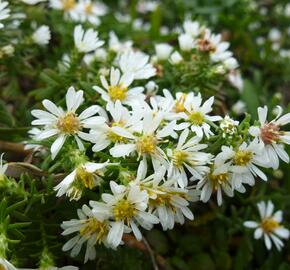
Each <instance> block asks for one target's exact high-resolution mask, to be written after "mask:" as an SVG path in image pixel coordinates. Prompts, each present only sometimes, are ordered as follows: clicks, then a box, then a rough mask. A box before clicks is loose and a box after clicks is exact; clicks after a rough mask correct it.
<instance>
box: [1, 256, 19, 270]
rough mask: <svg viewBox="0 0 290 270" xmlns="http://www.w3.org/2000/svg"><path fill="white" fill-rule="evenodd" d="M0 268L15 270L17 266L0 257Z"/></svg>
mask: <svg viewBox="0 0 290 270" xmlns="http://www.w3.org/2000/svg"><path fill="white" fill-rule="evenodd" d="M0 269H3V270H17V268H16V267H15V266H14V265H12V264H11V263H10V262H8V261H7V260H6V259H4V258H0Z"/></svg>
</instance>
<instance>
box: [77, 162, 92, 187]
mask: <svg viewBox="0 0 290 270" xmlns="http://www.w3.org/2000/svg"><path fill="white" fill-rule="evenodd" d="M76 178H77V180H79V181H80V182H81V183H82V184H83V185H84V186H85V187H86V188H89V189H93V188H94V175H93V174H92V173H90V172H88V171H86V170H85V169H84V168H83V167H79V168H78V169H77V173H76Z"/></svg>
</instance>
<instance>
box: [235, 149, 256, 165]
mask: <svg viewBox="0 0 290 270" xmlns="http://www.w3.org/2000/svg"><path fill="white" fill-rule="evenodd" d="M252 158H253V153H252V152H250V151H238V152H236V154H235V157H234V163H235V165H238V166H245V165H247V164H248V163H249V162H250V161H251V160H252Z"/></svg>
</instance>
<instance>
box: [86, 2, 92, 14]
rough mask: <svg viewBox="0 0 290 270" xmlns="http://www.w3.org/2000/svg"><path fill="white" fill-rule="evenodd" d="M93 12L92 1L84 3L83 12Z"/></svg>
mask: <svg viewBox="0 0 290 270" xmlns="http://www.w3.org/2000/svg"><path fill="white" fill-rule="evenodd" d="M92 12H93V4H92V3H88V4H86V5H85V13H87V14H91V13H92Z"/></svg>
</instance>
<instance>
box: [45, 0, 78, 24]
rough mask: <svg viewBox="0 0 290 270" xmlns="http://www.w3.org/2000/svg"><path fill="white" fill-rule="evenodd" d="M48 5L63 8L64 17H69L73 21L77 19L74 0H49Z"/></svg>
mask: <svg viewBox="0 0 290 270" xmlns="http://www.w3.org/2000/svg"><path fill="white" fill-rule="evenodd" d="M50 7H52V8H54V9H58V10H63V11H64V14H65V18H71V19H72V20H74V21H78V20H79V12H78V9H77V1H76V0H50Z"/></svg>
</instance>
